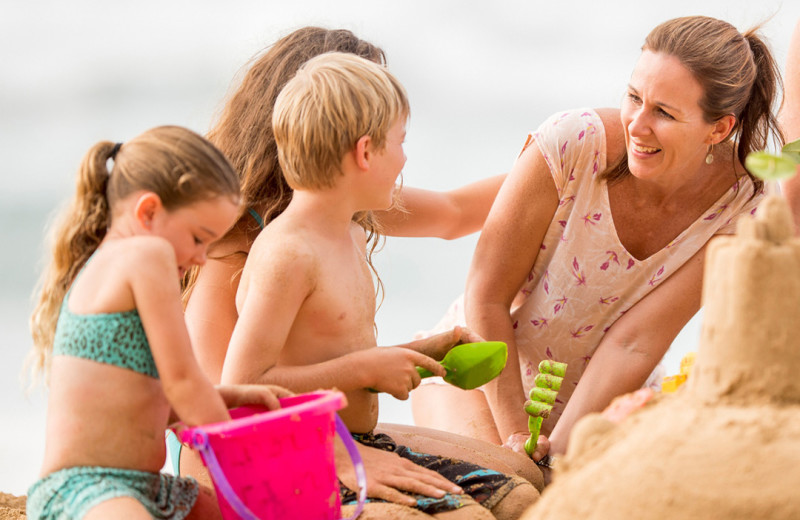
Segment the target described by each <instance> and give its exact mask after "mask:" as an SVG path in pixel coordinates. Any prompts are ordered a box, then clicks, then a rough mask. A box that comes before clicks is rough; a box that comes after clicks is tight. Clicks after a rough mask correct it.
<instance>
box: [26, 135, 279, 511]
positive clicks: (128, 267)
mask: <svg viewBox="0 0 800 520" xmlns="http://www.w3.org/2000/svg"><path fill="white" fill-rule="evenodd" d="M108 161H113V168H111V170H110V172H109V170H108V169H107V166H106V164H107V162H108ZM239 198H240V194H239V183H238V179H237V176H236V173H235V172H234V170H233V168H232V167H231V166H230V164H229V163H228V161H227V160H226V159H225V158H224V156H223V155H222V154H221V153H220V152H219V151H218V150H217V149H216V148H215V147H214V146H213V145H211V144H210V143H209V142H208V141H206V140H205V139H203V138H202V137H200V136H198V135H197V134H195V133H193V132H191V131H189V130H186V129H183V128H179V127H159V128H155V129H152V130H149V131H147V132H145V133H144V134H142V135H140V136H139V137H137V138H135V139H133V140H132V141H130V142H128V143H125V144H124V145H119V144H117V145H115V144H114V143H111V142H107V141H104V142H100V143H98V144H96V145H95V146H94V147H93V148H92V149H91V150H90V151H89V152H88V154H87V155H86V157H85V158H84V161H83V163H82V165H81V167H80V171H79V175H78V181H77V190H76V195H75V198H74V200H73V202H72V206H71V207H70V208H69V209H68V210H67V213H66V214H65V215H64V216H63V217H62V219H60V221H59V222H60V226H59V227H58V229H56V233H55V234H54V238H55V241H54V242H55V243H54V247H53V255H52V259H51V262H50V265H49V267H48V268H47V271H46V272H45V276H44V278H43V284H42V291H41V297H40V300H39V303H38V305H37V307H36V309H35V311H34V313H33V316H32V319H31V324H32V332H33V338H34V352H33V358H34V360H35V366H36V368H37V369H40V370H42V371H44V372H46V373H47V374H48V379H49V386H50V395H49V402H48V411H47V432H46V446H45V455H44V462H43V466H42V470H41V478H40V480H39V481H37V482H36V483H34V485H33V486H32V487H31V488H30V490H29V491H28V503H27V514H28V518H31V519H40V518H41V519H50V518H59V519H72V518H76V519H77V518H87V519H91V518H122V517H124V518H147V519H150V518H169V519H182V518H203V519H207V518H218V517H219V515H220V513H219V510H218V508H217V504H216V500H215V498H214V496H213V493H212V492H211V491H210V490H209V489H207V488H201V487H199V486H198V485H197V483H196V482H195V481H194V479H191V478H178V477H172V476H169V475H163V474H160V469H161V468H162V467H163V465H164V460H165V456H166V453H165V447H164V430H165V429H166V428H167V425H168V424H169V423H170V422H171V421H173V420H175V419H177V418H179V419H180V420H182V421H183V423H185V424H186V425H197V424H204V423H211V422H219V421H225V420H228V419H229V418H230V416H229V414H228V411H227V408H228V407H232V406H239V405H242V404H248V403H253V404H265V405H267V406H269V407H270V408H276V407H277V406H278V401H277V397H278V396H280V395H283V394H284V393H285V391H284V390H282V389H279V388H277V387H271V388H270V387H264V386H263V385H259V386H257V387H255V386H252V387H251V386H228V387H217V388H215V387H214V386H213V385H212V384H211V383H210V382H209V381H208V379H207V378H206V377H205V376H204V375H203V373H202V371H201V370H200V368H199V366H198V364H197V362H196V361H195V359H194V356H193V354H192V347H191V344H190V341H189V335H188V333H187V331H186V327H185V324H184V321H183V312H182V308H181V303H180V285H179V278H180V277H181V276H182V275H183V274H184V273H185V272H186V271H187V270H188V269H189V268H190V267H192V266H193V265H201V264H203V263H204V262H205V259H206V250H207V249H208V246H209V244H210V243H211V242H213V241H214V240H216V239H217V238H219V237H221V236H222V235H224V234H225V232H226V231H227V230H228V229H229V228H230V226H231V225H232V224H233V222H234V221H235V220H236V218H237V217H238V216H239V212H240V210H239ZM37 371H38V370H37Z"/></svg>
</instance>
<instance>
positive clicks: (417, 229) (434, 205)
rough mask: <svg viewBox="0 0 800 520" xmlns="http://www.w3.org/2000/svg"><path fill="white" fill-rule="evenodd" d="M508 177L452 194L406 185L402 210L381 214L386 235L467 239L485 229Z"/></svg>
mask: <svg viewBox="0 0 800 520" xmlns="http://www.w3.org/2000/svg"><path fill="white" fill-rule="evenodd" d="M505 177H506V175H505V174H502V175H495V176H494V177H488V178H486V179H481V180H479V181H476V182H473V183H470V184H467V185H465V186H461V187H460V188H456V189H455V190H451V191H430V190H423V189H420V188H412V187H410V186H403V187H402V188H400V189H399V190H398V192H397V194H396V196H397V199H398V203H399V207H401V208H403V209H402V210H401V209H389V210H386V211H377V212H375V215H376V216H377V217H378V220H379V221H380V223H381V225H382V226H383V228H384V233H385V234H386V235H389V236H396V237H437V238H444V239H446V240H452V239H454V238H459V237H463V236H465V235H469V234H470V233H474V232H476V231H479V230H480V229H481V226H483V222H484V221H485V220H486V215H488V213H489V209H490V208H491V207H492V202H494V198H495V196H496V195H497V192H498V190H499V189H500V186H501V185H502V184H503V180H504V179H505Z"/></svg>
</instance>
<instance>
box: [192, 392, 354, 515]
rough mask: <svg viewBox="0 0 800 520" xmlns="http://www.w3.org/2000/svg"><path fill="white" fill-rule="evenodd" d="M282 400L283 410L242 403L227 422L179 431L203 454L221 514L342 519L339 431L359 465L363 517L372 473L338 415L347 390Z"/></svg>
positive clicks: (309, 394) (232, 412) (232, 411)
mask: <svg viewBox="0 0 800 520" xmlns="http://www.w3.org/2000/svg"><path fill="white" fill-rule="evenodd" d="M280 401H281V409H280V410H274V411H268V410H266V409H265V408H262V407H242V408H236V409H234V410H231V417H232V419H233V420H231V421H229V422H224V423H215V424H207V425H203V426H198V427H195V428H191V429H187V430H184V431H183V432H181V441H182V442H184V443H187V444H189V445H190V446H191V447H192V448H194V449H196V450H198V451H199V452H200V455H201V456H202V458H203V463H204V464H205V465H206V467H207V468H208V470H209V473H210V474H211V478H212V480H213V481H214V488H215V489H216V491H217V497H218V498H219V505H220V509H221V511H222V516H223V518H225V519H226V520H235V519H239V518H244V519H247V520H251V519H261V520H270V519H275V520H278V519H280V520H289V519H295V518H296V519H304V520H317V519H319V520H336V519H338V518H339V516H340V499H339V484H338V479H337V478H336V469H335V466H334V456H333V442H334V432H335V431H336V432H338V433H339V435H340V436H341V437H342V440H343V441H344V442H345V445H346V446H347V449H348V452H349V453H350V457H351V458H353V464H354V466H355V468H356V475H357V477H358V484H359V488H360V489H359V505H358V507H357V509H356V512H355V515H354V516H353V518H356V517H358V515H359V514H360V512H361V509H362V508H363V503H364V499H365V498H366V474H365V473H364V466H363V464H362V463H361V458H360V456H359V455H358V450H357V449H356V447H355V444H354V441H353V439H352V437H351V436H350V433H349V432H348V431H347V428H346V427H345V426H344V424H343V423H342V422H341V419H339V417H338V415H336V410H339V409H341V408H342V407H343V406H344V396H343V395H342V393H341V392H333V391H320V392H312V393H308V394H302V395H296V396H292V397H286V398H282V399H281V400H280ZM265 410H266V411H265Z"/></svg>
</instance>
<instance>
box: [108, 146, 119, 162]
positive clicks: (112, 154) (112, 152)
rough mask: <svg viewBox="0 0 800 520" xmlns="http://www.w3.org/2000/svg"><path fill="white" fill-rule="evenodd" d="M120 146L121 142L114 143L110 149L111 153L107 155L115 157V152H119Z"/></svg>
mask: <svg viewBox="0 0 800 520" xmlns="http://www.w3.org/2000/svg"><path fill="white" fill-rule="evenodd" d="M120 148H122V143H117V144H115V145H114V148H112V149H111V155H109V157H111V158H112V159H116V158H117V152H119V149H120Z"/></svg>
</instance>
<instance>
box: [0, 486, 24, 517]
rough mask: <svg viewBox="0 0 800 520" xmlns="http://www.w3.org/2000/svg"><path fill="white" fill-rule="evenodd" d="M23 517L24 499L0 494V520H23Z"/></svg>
mask: <svg viewBox="0 0 800 520" xmlns="http://www.w3.org/2000/svg"><path fill="white" fill-rule="evenodd" d="M24 518H26V517H25V497H17V496H14V495H8V494H6V493H2V492H0V520H23V519H24Z"/></svg>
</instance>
